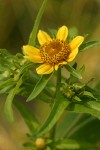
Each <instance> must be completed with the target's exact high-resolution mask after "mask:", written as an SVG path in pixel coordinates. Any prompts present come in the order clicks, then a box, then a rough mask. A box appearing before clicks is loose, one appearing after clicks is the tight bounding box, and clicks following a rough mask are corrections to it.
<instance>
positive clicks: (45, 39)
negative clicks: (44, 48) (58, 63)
mask: <svg viewBox="0 0 100 150" xmlns="http://www.w3.org/2000/svg"><path fill="white" fill-rule="evenodd" d="M37 37H38V41H39V43H40V45H43V44H44V43H46V42H49V41H52V39H51V37H50V36H49V35H48V34H47V33H46V32H44V31H42V30H39V32H38V35H37Z"/></svg>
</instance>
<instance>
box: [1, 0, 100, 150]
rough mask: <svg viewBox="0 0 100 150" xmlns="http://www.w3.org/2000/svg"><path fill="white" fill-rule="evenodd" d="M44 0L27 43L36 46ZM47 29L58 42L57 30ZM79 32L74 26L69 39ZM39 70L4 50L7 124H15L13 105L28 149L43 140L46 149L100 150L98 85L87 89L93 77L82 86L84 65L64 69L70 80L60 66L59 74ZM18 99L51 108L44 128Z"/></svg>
mask: <svg viewBox="0 0 100 150" xmlns="http://www.w3.org/2000/svg"><path fill="white" fill-rule="evenodd" d="M46 2H47V0H44V2H43V4H42V6H41V8H40V11H39V13H38V16H37V18H36V21H35V24H34V28H33V30H32V32H31V35H30V38H29V42H28V44H29V45H32V46H34V45H35V40H36V34H37V30H38V26H39V23H40V20H41V17H42V14H43V11H44V8H45V6H46ZM49 31H50V35H51V36H52V37H53V38H54V37H55V36H56V33H57V30H56V29H49ZM77 33H78V31H77V29H76V28H75V27H73V28H70V30H69V36H68V41H69V42H70V40H71V39H72V38H73V37H74V36H77ZM97 45H100V41H89V42H85V43H83V44H82V45H81V46H80V48H79V51H80V52H82V51H84V50H87V49H88V48H91V47H94V46H97ZM36 66H37V64H34V63H32V62H29V61H28V60H26V59H24V58H23V55H22V54H20V53H18V54H16V55H12V54H10V53H9V52H8V51H7V50H5V49H0V94H6V95H7V98H6V102H5V105H4V110H5V113H6V116H7V118H8V120H9V121H13V120H14V117H13V108H12V107H13V104H14V105H15V107H16V108H17V110H18V111H19V112H20V114H21V116H22V117H23V119H24V121H25V123H26V125H27V127H28V128H29V130H30V134H27V135H28V142H26V143H24V146H25V147H26V148H30V149H31V150H36V149H37V148H36V145H35V142H36V139H38V138H39V137H43V138H45V139H46V148H44V149H45V150H60V149H61V150H67V149H68V150H69V149H70V150H73V149H76V150H77V149H80V150H89V149H96V150H99V146H100V145H99V143H100V133H98V130H97V129H98V128H97V127H98V126H97V125H98V124H99V126H100V121H99V120H100V84H98V85H97V86H96V87H95V88H94V89H93V88H91V87H89V85H88V83H90V82H92V79H90V80H89V81H87V82H86V83H83V82H82V81H81V79H82V78H83V73H84V71H85V66H84V65H83V66H82V67H81V68H79V69H77V63H75V64H74V65H73V66H71V65H69V64H67V65H65V69H66V70H67V72H69V74H70V75H69V77H66V76H63V74H62V72H61V69H62V66H60V69H58V71H57V72H56V73H54V72H53V73H52V74H48V75H43V76H39V75H37V74H36V72H35V68H36ZM51 78H52V80H51ZM16 96H22V97H25V99H26V101H27V102H29V101H32V100H34V101H35V100H38V101H43V102H45V103H47V104H49V105H50V108H51V111H50V113H49V115H48V117H47V118H46V120H45V122H44V123H43V124H42V125H41V124H40V123H39V121H38V119H37V118H36V117H35V115H34V114H33V112H32V111H31V110H30V109H29V108H28V107H27V106H26V105H25V104H24V103H23V102H21V100H20V101H19V100H17V98H16ZM41 113H42V112H41ZM61 116H62V117H61ZM97 123H98V124H97ZM92 124H93V125H92ZM91 127H92V129H94V132H93V130H92V131H91V132H92V137H91V136H90V131H89V130H86V129H89V128H90V129H91ZM86 132H87V133H86ZM96 135H98V136H97V137H96Z"/></svg>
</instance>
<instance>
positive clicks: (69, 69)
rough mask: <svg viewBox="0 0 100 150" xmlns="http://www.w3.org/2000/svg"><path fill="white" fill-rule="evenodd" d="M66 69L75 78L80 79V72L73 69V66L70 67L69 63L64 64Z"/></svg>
mask: <svg viewBox="0 0 100 150" xmlns="http://www.w3.org/2000/svg"><path fill="white" fill-rule="evenodd" d="M65 67H66V69H67V70H68V71H69V72H70V73H71V74H72V75H73V76H74V77H76V78H78V79H82V76H81V73H79V72H78V71H77V70H75V69H74V68H73V67H71V66H70V65H68V64H67V65H66V66H65Z"/></svg>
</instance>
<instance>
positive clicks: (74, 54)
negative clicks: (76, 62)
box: [67, 48, 78, 62]
mask: <svg viewBox="0 0 100 150" xmlns="http://www.w3.org/2000/svg"><path fill="white" fill-rule="evenodd" d="M77 53H78V48H76V49H74V50H73V51H72V52H71V53H70V54H69V57H68V60H67V61H68V62H70V61H72V60H73V59H74V58H75V57H76V55H77Z"/></svg>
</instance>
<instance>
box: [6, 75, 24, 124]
mask: <svg viewBox="0 0 100 150" xmlns="http://www.w3.org/2000/svg"><path fill="white" fill-rule="evenodd" d="M21 84H22V77H21V78H20V79H19V81H18V82H17V84H16V86H15V87H14V88H13V89H12V90H11V91H10V92H9V94H8V96H7V99H6V102H5V106H4V111H5V114H6V116H7V118H8V120H9V121H11V122H12V121H13V119H14V118H13V111H12V101H13V98H14V96H15V95H16V93H17V92H18V89H19V87H20V86H21Z"/></svg>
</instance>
